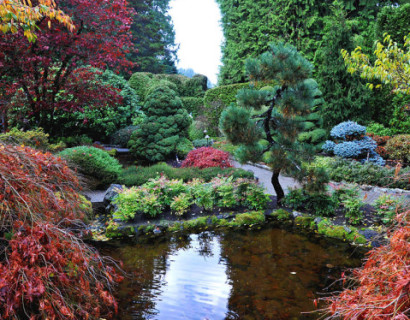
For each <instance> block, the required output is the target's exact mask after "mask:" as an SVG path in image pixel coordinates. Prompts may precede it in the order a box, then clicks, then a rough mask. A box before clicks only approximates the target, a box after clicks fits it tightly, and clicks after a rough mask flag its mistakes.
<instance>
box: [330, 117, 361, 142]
mask: <svg viewBox="0 0 410 320" xmlns="http://www.w3.org/2000/svg"><path fill="white" fill-rule="evenodd" d="M364 134H366V127H365V126H361V125H360V124H358V123H356V122H353V121H345V122H342V123H339V124H338V125H337V126H335V127H333V129H332V130H331V131H330V136H331V137H332V138H334V139H341V140H347V139H348V138H355V137H356V138H357V137H360V136H361V135H364Z"/></svg>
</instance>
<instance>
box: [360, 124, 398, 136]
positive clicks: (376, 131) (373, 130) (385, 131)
mask: <svg viewBox="0 0 410 320" xmlns="http://www.w3.org/2000/svg"><path fill="white" fill-rule="evenodd" d="M366 132H367V133H369V134H372V135H375V136H392V135H393V134H394V132H393V131H392V130H390V129H389V128H386V127H385V126H384V125H382V124H380V123H376V122H373V123H371V124H369V125H368V126H367V127H366Z"/></svg>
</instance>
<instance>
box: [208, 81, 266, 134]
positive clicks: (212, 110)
mask: <svg viewBox="0 0 410 320" xmlns="http://www.w3.org/2000/svg"><path fill="white" fill-rule="evenodd" d="M249 85H250V83H249V82H245V83H236V84H229V85H226V86H219V87H216V88H213V89H209V90H208V91H207V92H206V93H205V96H204V108H203V110H202V114H203V115H204V116H206V117H207V120H208V122H209V124H208V128H207V130H208V134H209V135H210V136H219V135H220V132H219V129H218V126H219V118H220V117H221V113H222V111H223V110H224V109H225V108H226V107H228V106H229V105H230V104H231V103H236V94H237V92H238V90H240V89H243V88H248V87H249ZM270 85H271V84H270ZM266 86H267V84H266V83H262V82H261V83H258V84H257V85H256V88H257V89H261V88H263V87H266Z"/></svg>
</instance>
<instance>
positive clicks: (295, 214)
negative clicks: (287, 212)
mask: <svg viewBox="0 0 410 320" xmlns="http://www.w3.org/2000/svg"><path fill="white" fill-rule="evenodd" d="M292 215H293V217H294V218H296V217H301V216H302V213H300V212H298V211H293V212H292Z"/></svg>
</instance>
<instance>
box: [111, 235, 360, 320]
mask: <svg viewBox="0 0 410 320" xmlns="http://www.w3.org/2000/svg"><path fill="white" fill-rule="evenodd" d="M104 251H105V252H104V253H105V254H109V255H111V256H113V257H114V258H117V259H121V260H123V261H124V264H125V268H126V270H127V271H135V272H136V277H135V278H134V279H127V280H126V281H125V282H124V283H122V284H121V287H120V290H119V292H118V298H119V300H120V307H119V309H120V314H119V319H159V320H162V319H168V320H174V319H175V320H177V319H178V320H179V319H212V320H214V319H215V320H217V319H229V320H231V319H244V320H247V319H315V318H317V315H316V316H312V315H306V314H301V312H302V311H310V310H313V309H314V307H313V303H312V300H313V299H314V298H316V297H317V294H318V292H320V291H322V290H323V288H325V287H326V286H328V285H329V284H330V283H331V282H333V281H334V279H336V278H338V277H339V276H340V271H341V269H342V268H343V267H352V266H357V265H359V264H360V259H358V258H352V256H351V253H352V249H350V248H349V247H348V246H346V245H344V244H341V243H337V244H336V245H334V244H333V245H329V243H328V242H326V241H323V240H320V239H309V238H307V237H306V236H302V235H297V234H292V233H289V232H286V231H283V230H280V229H266V230H262V231H246V232H226V233H219V234H214V233H210V232H204V233H201V234H199V235H191V236H185V237H181V238H173V239H171V240H170V241H157V242H155V243H152V244H138V245H133V246H131V245H129V246H122V247H119V248H114V249H106V250H104ZM333 266H337V267H333ZM334 289H335V288H333V289H332V290H334Z"/></svg>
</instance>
